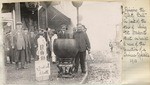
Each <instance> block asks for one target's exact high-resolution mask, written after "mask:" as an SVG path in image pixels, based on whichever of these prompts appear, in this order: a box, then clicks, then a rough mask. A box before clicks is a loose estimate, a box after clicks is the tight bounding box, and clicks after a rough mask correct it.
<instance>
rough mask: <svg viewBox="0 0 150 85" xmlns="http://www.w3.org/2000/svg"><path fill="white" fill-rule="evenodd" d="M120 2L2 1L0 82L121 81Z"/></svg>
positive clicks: (62, 82) (118, 82)
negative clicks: (0, 69) (0, 67)
mask: <svg viewBox="0 0 150 85" xmlns="http://www.w3.org/2000/svg"><path fill="white" fill-rule="evenodd" d="M122 13H123V6H122V3H121V2H115V1H114V2H107V1H103V2H101V1H65V0H64V1H62V0H61V1H36V2H9V3H2V7H1V18H2V27H3V42H4V43H3V49H4V56H3V58H4V67H5V74H4V75H5V84H18V85H19V84H121V72H122V56H123V55H122V54H123V38H122V15H123V14H122Z"/></svg>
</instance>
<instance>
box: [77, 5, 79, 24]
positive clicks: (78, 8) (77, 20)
mask: <svg viewBox="0 0 150 85" xmlns="http://www.w3.org/2000/svg"><path fill="white" fill-rule="evenodd" d="M78 24H79V7H77V25H78Z"/></svg>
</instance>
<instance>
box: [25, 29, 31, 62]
mask: <svg viewBox="0 0 150 85" xmlns="http://www.w3.org/2000/svg"><path fill="white" fill-rule="evenodd" d="M24 34H25V60H26V62H27V63H31V52H30V49H31V42H30V34H29V32H28V29H24Z"/></svg>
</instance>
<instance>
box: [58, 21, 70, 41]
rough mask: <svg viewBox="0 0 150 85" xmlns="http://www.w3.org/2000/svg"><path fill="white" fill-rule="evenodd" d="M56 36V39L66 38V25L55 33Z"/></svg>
mask: <svg viewBox="0 0 150 85" xmlns="http://www.w3.org/2000/svg"><path fill="white" fill-rule="evenodd" d="M57 36H58V39H66V38H68V33H67V25H65V24H63V25H61V29H60V31H59V32H58V33H57Z"/></svg>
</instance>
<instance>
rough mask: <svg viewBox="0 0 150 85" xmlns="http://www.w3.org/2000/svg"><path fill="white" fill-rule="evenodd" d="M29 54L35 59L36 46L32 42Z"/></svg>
mask: <svg viewBox="0 0 150 85" xmlns="http://www.w3.org/2000/svg"><path fill="white" fill-rule="evenodd" d="M30 50H31V51H30V52H31V55H32V57H33V58H34V59H35V58H36V47H34V44H31V49H30Z"/></svg>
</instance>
